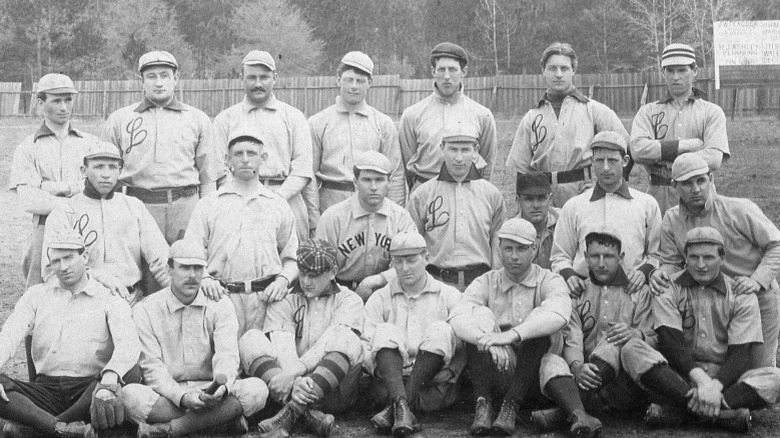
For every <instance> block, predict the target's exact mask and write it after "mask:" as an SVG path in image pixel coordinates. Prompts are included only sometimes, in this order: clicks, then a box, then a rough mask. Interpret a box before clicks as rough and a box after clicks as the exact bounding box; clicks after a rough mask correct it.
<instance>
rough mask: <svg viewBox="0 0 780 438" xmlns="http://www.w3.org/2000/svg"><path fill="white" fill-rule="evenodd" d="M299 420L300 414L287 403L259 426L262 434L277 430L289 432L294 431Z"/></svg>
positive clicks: (258, 428)
mask: <svg viewBox="0 0 780 438" xmlns="http://www.w3.org/2000/svg"><path fill="white" fill-rule="evenodd" d="M297 420H298V413H297V412H295V410H294V409H293V408H292V406H290V403H287V404H286V405H284V406H283V407H282V409H280V410H279V412H277V413H276V415H274V416H273V417H271V418H266V419H265V420H263V421H261V422H260V423H258V425H257V430H258V431H260V433H266V432H271V431H273V430H276V429H284V430H286V431H287V432H290V431H292V428H293V426H294V425H295V422H296V421H297Z"/></svg>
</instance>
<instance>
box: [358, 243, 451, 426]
mask: <svg viewBox="0 0 780 438" xmlns="http://www.w3.org/2000/svg"><path fill="white" fill-rule="evenodd" d="M390 257H391V258H392V265H393V268H394V269H395V272H396V274H397V276H396V278H395V279H394V280H393V281H391V282H390V284H388V285H387V286H385V287H383V288H382V289H380V290H378V291H376V292H375V293H374V294H373V295H372V296H371V298H369V299H368V302H366V327H365V332H364V341H365V346H366V350H365V361H364V366H365V368H366V370H367V371H368V372H369V374H370V375H371V376H372V378H373V380H372V386H371V396H372V398H373V399H374V400H377V401H379V402H380V403H381V404H382V405H384V406H385V408H384V409H382V410H381V411H380V412H379V413H377V414H376V415H374V416H373V417H372V418H371V424H373V426H374V428H375V429H376V430H377V432H378V433H380V434H389V433H391V432H392V434H393V436H395V437H405V436H407V435H410V434H412V433H414V432H415V431H417V430H419V428H420V424H419V422H418V421H417V418H416V417H415V415H414V413H413V412H412V410H415V411H418V412H419V411H423V412H432V411H437V410H440V409H444V408H446V407H448V406H451V405H452V404H453V403H455V401H457V396H458V391H457V390H458V385H457V381H458V378H459V377H460V374H461V373H462V372H463V369H464V368H465V366H466V360H465V359H466V356H465V354H464V353H465V352H464V351H463V349H462V348H461V346H460V342H459V341H458V338H457V337H456V336H455V332H454V331H453V330H452V327H451V326H450V325H449V324H448V323H447V321H448V320H449V319H450V318H451V317H452V311H453V310H454V309H455V307H456V306H457V305H458V303H459V302H460V293H459V292H458V290H457V289H455V288H453V287H451V286H447V285H446V284H443V283H441V282H439V281H438V280H436V279H434V278H433V277H432V276H431V275H430V274H428V273H427V272H426V271H425V265H426V263H427V262H428V250H427V249H426V243H425V239H424V238H423V237H422V236H421V235H420V234H418V233H417V232H414V231H411V232H403V233H399V234H396V236H395V238H393V242H392V243H391V244H390Z"/></svg>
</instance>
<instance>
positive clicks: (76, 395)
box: [0, 229, 140, 438]
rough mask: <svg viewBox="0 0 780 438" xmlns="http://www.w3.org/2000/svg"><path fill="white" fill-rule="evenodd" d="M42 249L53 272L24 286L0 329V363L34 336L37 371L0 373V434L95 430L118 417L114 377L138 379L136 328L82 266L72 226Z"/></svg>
mask: <svg viewBox="0 0 780 438" xmlns="http://www.w3.org/2000/svg"><path fill="white" fill-rule="evenodd" d="M46 251H47V254H48V256H49V263H50V265H51V267H52V270H53V271H54V273H55V275H56V276H57V279H56V280H52V281H47V282H46V283H42V284H38V285H35V286H33V287H31V288H30V289H28V290H27V291H26V292H25V293H24V295H22V297H21V298H20V299H19V301H18V302H17V303H16V306H15V307H14V310H13V312H12V313H11V315H10V316H9V317H8V319H7V320H6V321H5V323H4V324H3V329H2V331H0V366H2V365H4V364H6V363H7V362H8V361H9V360H10V359H11V358H12V357H13V356H14V352H15V351H16V348H17V347H18V346H19V343H20V342H21V341H22V340H23V339H24V338H25V336H27V335H32V351H33V360H34V361H35V367H36V369H37V370H38V375H37V376H36V378H35V380H33V381H31V382H29V383H28V382H23V381H20V380H16V379H12V378H10V377H8V376H7V375H5V374H0V417H2V418H3V419H5V420H6V423H5V424H4V425H3V430H2V435H3V436H30V437H32V436H42V435H43V436H56V437H69V438H72V437H96V436H97V432H96V431H95V430H96V429H105V428H107V427H112V426H115V425H118V424H122V422H123V419H124V406H123V404H122V402H121V400H120V399H119V398H118V396H119V395H120V393H121V390H120V382H125V383H129V382H131V381H134V380H135V381H137V377H135V378H133V377H131V375H132V374H131V373H130V371H131V369H132V368H133V367H134V365H135V364H136V361H138V355H139V352H140V343H139V342H138V335H137V334H136V332H135V326H134V325H133V320H132V318H131V316H130V306H128V304H127V302H125V301H124V300H122V299H121V298H119V297H117V296H114V295H113V294H111V292H109V290H108V289H106V288H105V287H103V286H102V285H100V284H99V283H97V282H96V281H95V280H94V279H92V278H90V276H89V275H88V274H87V273H86V262H87V256H86V254H85V253H84V242H83V240H82V239H81V236H80V235H79V234H78V232H76V231H75V230H72V229H64V230H62V232H61V233H60V234H58V235H57V236H52V238H51V240H50V242H49V246H48V248H47V250H46ZM136 374H137V372H136ZM122 376H124V378H122ZM120 379H122V380H120ZM84 422H87V423H88V424H86V425H85V424H84Z"/></svg>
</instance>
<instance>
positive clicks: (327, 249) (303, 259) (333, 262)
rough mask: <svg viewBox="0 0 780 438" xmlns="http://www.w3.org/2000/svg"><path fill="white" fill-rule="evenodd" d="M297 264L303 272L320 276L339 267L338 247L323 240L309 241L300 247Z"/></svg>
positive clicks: (302, 243) (305, 241)
mask: <svg viewBox="0 0 780 438" xmlns="http://www.w3.org/2000/svg"><path fill="white" fill-rule="evenodd" d="M296 255H297V262H298V270H299V271H301V272H308V273H313V274H316V275H320V274H322V273H324V272H327V271H330V270H331V269H333V268H337V267H338V261H337V259H336V255H337V254H336V247H334V246H333V245H332V244H331V243H329V242H326V241H324V240H321V239H308V240H304V241H303V242H301V243H300V245H298V252H297V253H296Z"/></svg>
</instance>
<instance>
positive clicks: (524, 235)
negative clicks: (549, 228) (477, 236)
mask: <svg viewBox="0 0 780 438" xmlns="http://www.w3.org/2000/svg"><path fill="white" fill-rule="evenodd" d="M498 238H499V239H509V240H512V241H514V242H517V243H519V244H521V245H533V244H534V242H536V228H534V226H533V225H532V224H531V223H530V222H528V221H527V220H525V219H522V218H519V217H514V218H512V219H509V220H508V221H506V222H504V224H503V225H501V228H499V229H498Z"/></svg>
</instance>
